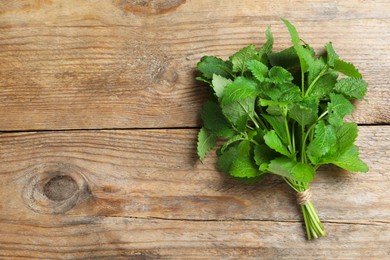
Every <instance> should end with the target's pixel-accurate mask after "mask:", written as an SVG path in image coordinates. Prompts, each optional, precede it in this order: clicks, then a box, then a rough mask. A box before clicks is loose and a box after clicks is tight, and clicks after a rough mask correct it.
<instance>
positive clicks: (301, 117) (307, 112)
mask: <svg viewBox="0 0 390 260" xmlns="http://www.w3.org/2000/svg"><path fill="white" fill-rule="evenodd" d="M313 102H314V101H309V100H307V101H306V102H300V103H298V104H294V105H293V106H292V107H291V108H290V110H289V111H288V114H289V116H290V117H291V118H292V119H294V120H295V121H296V122H298V124H299V125H301V126H307V125H311V124H313V123H314V122H315V121H316V120H317V118H318V115H317V113H318V111H317V109H318V108H317V106H316V104H314V103H313Z"/></svg>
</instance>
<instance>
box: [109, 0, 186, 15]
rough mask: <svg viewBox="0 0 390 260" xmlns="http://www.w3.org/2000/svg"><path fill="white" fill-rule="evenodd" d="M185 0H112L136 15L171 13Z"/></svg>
mask: <svg viewBox="0 0 390 260" xmlns="http://www.w3.org/2000/svg"><path fill="white" fill-rule="evenodd" d="M185 2H186V0H114V3H115V4H116V5H117V6H118V7H120V8H121V9H122V10H124V11H125V12H131V13H134V14H138V15H160V14H166V13H171V12H173V11H175V10H176V9H177V8H178V7H179V6H181V5H182V4H184V3H185Z"/></svg>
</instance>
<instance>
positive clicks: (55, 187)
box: [43, 175, 79, 201]
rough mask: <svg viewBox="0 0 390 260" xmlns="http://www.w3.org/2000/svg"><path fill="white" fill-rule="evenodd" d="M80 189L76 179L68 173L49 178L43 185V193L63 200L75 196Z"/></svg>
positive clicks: (49, 197) (54, 198) (52, 198)
mask: <svg viewBox="0 0 390 260" xmlns="http://www.w3.org/2000/svg"><path fill="white" fill-rule="evenodd" d="M78 189H79V187H78V185H77V183H76V181H75V180H74V179H73V178H72V177H70V176H67V175H58V176H55V177H54V178H51V179H49V180H48V181H47V182H46V184H45V185H44V186H43V194H44V195H45V196H46V197H47V198H48V199H50V200H53V201H63V200H67V199H69V198H70V197H72V196H73V194H75V193H76V192H77V190H78Z"/></svg>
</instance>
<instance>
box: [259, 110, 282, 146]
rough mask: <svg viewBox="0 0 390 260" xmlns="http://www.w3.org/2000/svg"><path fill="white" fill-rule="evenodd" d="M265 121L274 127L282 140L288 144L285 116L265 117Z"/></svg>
mask: <svg viewBox="0 0 390 260" xmlns="http://www.w3.org/2000/svg"><path fill="white" fill-rule="evenodd" d="M263 117H264V119H265V120H266V121H267V122H268V123H269V124H270V125H271V126H272V129H274V130H275V132H276V134H277V135H278V136H279V138H280V140H282V142H283V143H284V144H286V145H287V144H288V137H287V130H286V126H285V122H284V118H283V116H272V115H263Z"/></svg>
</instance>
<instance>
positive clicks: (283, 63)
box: [268, 46, 300, 70]
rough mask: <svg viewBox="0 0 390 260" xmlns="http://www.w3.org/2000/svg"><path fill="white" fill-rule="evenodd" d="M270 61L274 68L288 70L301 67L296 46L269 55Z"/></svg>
mask: <svg viewBox="0 0 390 260" xmlns="http://www.w3.org/2000/svg"><path fill="white" fill-rule="evenodd" d="M268 60H269V62H270V64H271V65H272V66H280V67H283V68H285V69H287V70H288V69H292V68H297V67H299V66H300V63H299V57H298V54H297V52H296V51H295V49H294V46H292V47H290V48H287V49H285V50H282V51H280V52H272V53H269V54H268Z"/></svg>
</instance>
